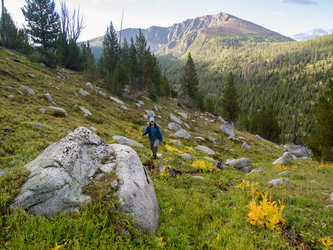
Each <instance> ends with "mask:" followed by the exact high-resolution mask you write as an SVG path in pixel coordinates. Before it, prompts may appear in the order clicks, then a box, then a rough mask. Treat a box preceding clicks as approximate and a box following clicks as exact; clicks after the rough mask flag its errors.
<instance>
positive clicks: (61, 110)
mask: <svg viewBox="0 0 333 250" xmlns="http://www.w3.org/2000/svg"><path fill="white" fill-rule="evenodd" d="M47 108H49V109H53V110H56V111H60V112H62V113H64V115H65V116H67V112H66V110H64V109H63V108H58V107H53V106H47Z"/></svg>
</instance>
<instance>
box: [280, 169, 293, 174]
mask: <svg viewBox="0 0 333 250" xmlns="http://www.w3.org/2000/svg"><path fill="white" fill-rule="evenodd" d="M290 173H291V171H289V170H288V171H283V172H281V173H279V174H278V175H287V174H290Z"/></svg>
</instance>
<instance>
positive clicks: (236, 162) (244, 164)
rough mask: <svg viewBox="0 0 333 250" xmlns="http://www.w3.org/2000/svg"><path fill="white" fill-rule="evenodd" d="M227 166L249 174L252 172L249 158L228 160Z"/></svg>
mask: <svg viewBox="0 0 333 250" xmlns="http://www.w3.org/2000/svg"><path fill="white" fill-rule="evenodd" d="M225 164H226V165H228V166H233V167H234V168H236V169H237V170H240V171H242V172H244V173H249V172H251V170H252V167H251V162H250V159H249V158H240V159H228V160H227V161H226V163H225Z"/></svg>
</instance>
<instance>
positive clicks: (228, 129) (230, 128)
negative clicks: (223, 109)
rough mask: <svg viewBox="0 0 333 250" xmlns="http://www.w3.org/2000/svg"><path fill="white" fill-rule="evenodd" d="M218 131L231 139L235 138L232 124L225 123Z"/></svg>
mask: <svg viewBox="0 0 333 250" xmlns="http://www.w3.org/2000/svg"><path fill="white" fill-rule="evenodd" d="M220 130H221V131H222V132H224V133H226V134H227V135H229V137H231V138H235V131H234V123H233V122H229V121H226V122H225V123H224V124H223V125H222V126H221V127H220Z"/></svg>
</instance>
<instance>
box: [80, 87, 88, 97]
mask: <svg viewBox="0 0 333 250" xmlns="http://www.w3.org/2000/svg"><path fill="white" fill-rule="evenodd" d="M79 94H80V95H82V96H84V97H85V96H88V95H90V94H89V93H88V92H86V91H84V90H83V89H80V90H79Z"/></svg>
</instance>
